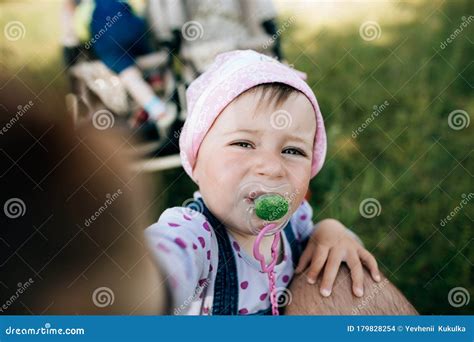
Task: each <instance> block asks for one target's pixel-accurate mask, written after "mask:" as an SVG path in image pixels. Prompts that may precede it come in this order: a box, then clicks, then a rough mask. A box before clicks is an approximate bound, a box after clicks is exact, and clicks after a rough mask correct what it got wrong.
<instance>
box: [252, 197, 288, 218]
mask: <svg viewBox="0 0 474 342" xmlns="http://www.w3.org/2000/svg"><path fill="white" fill-rule="evenodd" d="M254 204H255V214H256V215H257V216H258V217H259V218H261V219H262V220H265V221H268V222H272V221H277V220H279V219H281V218H282V217H283V216H285V215H286V213H287V212H288V209H289V205H288V201H287V200H286V199H285V198H284V197H283V196H281V195H277V194H264V195H262V196H259V197H257V198H256V199H255V201H254Z"/></svg>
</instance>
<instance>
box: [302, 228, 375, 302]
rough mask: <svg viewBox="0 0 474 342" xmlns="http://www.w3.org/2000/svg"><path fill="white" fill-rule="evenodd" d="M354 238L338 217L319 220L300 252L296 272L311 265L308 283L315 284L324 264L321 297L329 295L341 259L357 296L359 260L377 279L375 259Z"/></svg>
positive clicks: (360, 280)
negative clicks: (346, 267)
mask: <svg viewBox="0 0 474 342" xmlns="http://www.w3.org/2000/svg"><path fill="white" fill-rule="evenodd" d="M356 239H357V238H356V237H355V235H353V234H352V232H351V231H349V230H347V229H346V228H345V227H344V225H343V224H342V223H340V222H339V221H337V220H334V219H326V220H323V221H321V222H319V223H318V227H317V229H316V231H315V232H314V233H313V235H312V236H311V237H310V239H309V241H308V245H307V246H306V249H305V250H304V252H303V254H302V255H301V258H300V261H299V264H298V267H297V268H296V270H295V273H300V272H302V271H303V270H304V269H305V268H306V266H307V265H308V264H310V265H309V269H308V273H307V277H308V282H309V283H310V284H315V283H316V278H317V277H318V275H319V273H320V271H321V270H322V268H323V266H324V265H325V264H326V267H325V270H324V276H323V280H322V282H321V286H320V292H321V295H322V296H324V297H327V296H329V295H330V294H331V291H332V287H333V284H334V280H335V279H336V275H337V272H338V271H339V266H340V264H341V262H343V261H344V262H346V263H347V266H348V267H349V268H350V270H351V278H352V291H353V292H354V294H355V295H356V296H358V297H362V295H363V294H364V289H363V280H364V272H363V268H362V263H361V261H362V262H363V263H364V264H365V265H366V266H367V268H368V269H369V270H370V273H371V275H372V278H373V279H374V280H375V281H377V282H379V281H380V274H379V269H378V266H377V261H376V260H375V258H374V257H373V256H372V254H370V253H369V251H367V250H366V249H365V248H364V247H363V246H362V245H361V243H359V242H358V241H357V240H356Z"/></svg>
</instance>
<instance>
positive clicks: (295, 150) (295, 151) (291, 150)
mask: <svg viewBox="0 0 474 342" xmlns="http://www.w3.org/2000/svg"><path fill="white" fill-rule="evenodd" d="M283 153H286V154H293V155H296V156H303V157H304V156H306V154H305V153H304V152H303V151H301V150H300V149H298V148H286V149H284V150H283Z"/></svg>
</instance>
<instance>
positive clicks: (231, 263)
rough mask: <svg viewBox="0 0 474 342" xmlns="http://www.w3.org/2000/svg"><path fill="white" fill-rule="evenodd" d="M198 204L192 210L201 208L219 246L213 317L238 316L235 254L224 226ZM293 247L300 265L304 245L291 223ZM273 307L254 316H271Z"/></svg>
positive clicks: (289, 232)
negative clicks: (298, 239) (299, 240)
mask: <svg viewBox="0 0 474 342" xmlns="http://www.w3.org/2000/svg"><path fill="white" fill-rule="evenodd" d="M195 202H197V203H191V204H190V205H189V206H190V207H191V208H196V207H198V208H200V209H203V210H202V214H203V215H204V216H205V217H206V219H207V220H208V221H209V223H210V224H211V226H212V227H213V228H214V231H215V234H216V238H217V244H218V246H219V261H218V265H217V266H218V267H217V274H216V280H215V283H214V303H213V308H212V314H213V315H238V304H239V290H238V288H239V286H238V279H237V265H236V262H235V257H234V252H233V250H232V246H231V244H230V239H229V235H228V233H227V231H226V230H225V227H224V225H223V224H222V223H221V222H220V221H219V220H218V219H217V218H216V217H215V216H214V215H213V214H212V213H211V212H210V211H209V209H208V208H207V207H206V205H205V204H204V201H203V199H202V198H198V199H196V200H195ZM283 232H284V233H285V235H286V238H287V239H288V242H289V243H290V247H291V255H292V259H293V263H294V264H295V265H297V264H298V260H299V257H300V256H301V253H302V250H303V246H304V244H301V243H300V242H298V241H297V240H296V238H295V234H294V233H293V229H292V228H291V223H290V222H289V221H288V224H287V225H286V227H285V228H284V229H283ZM271 314H272V308H271V306H270V307H269V308H268V309H266V310H261V311H259V312H257V313H254V314H253V315H271Z"/></svg>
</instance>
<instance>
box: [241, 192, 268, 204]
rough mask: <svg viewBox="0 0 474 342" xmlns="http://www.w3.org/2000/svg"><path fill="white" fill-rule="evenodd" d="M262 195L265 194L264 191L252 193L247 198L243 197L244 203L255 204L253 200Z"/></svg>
mask: <svg viewBox="0 0 474 342" xmlns="http://www.w3.org/2000/svg"><path fill="white" fill-rule="evenodd" d="M264 194H266V192H264V191H252V192H250V193H249V194H248V195H247V196H245V198H244V201H245V202H246V203H247V204H253V203H254V202H255V199H257V198H258V197H259V196H262V195H264Z"/></svg>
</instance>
